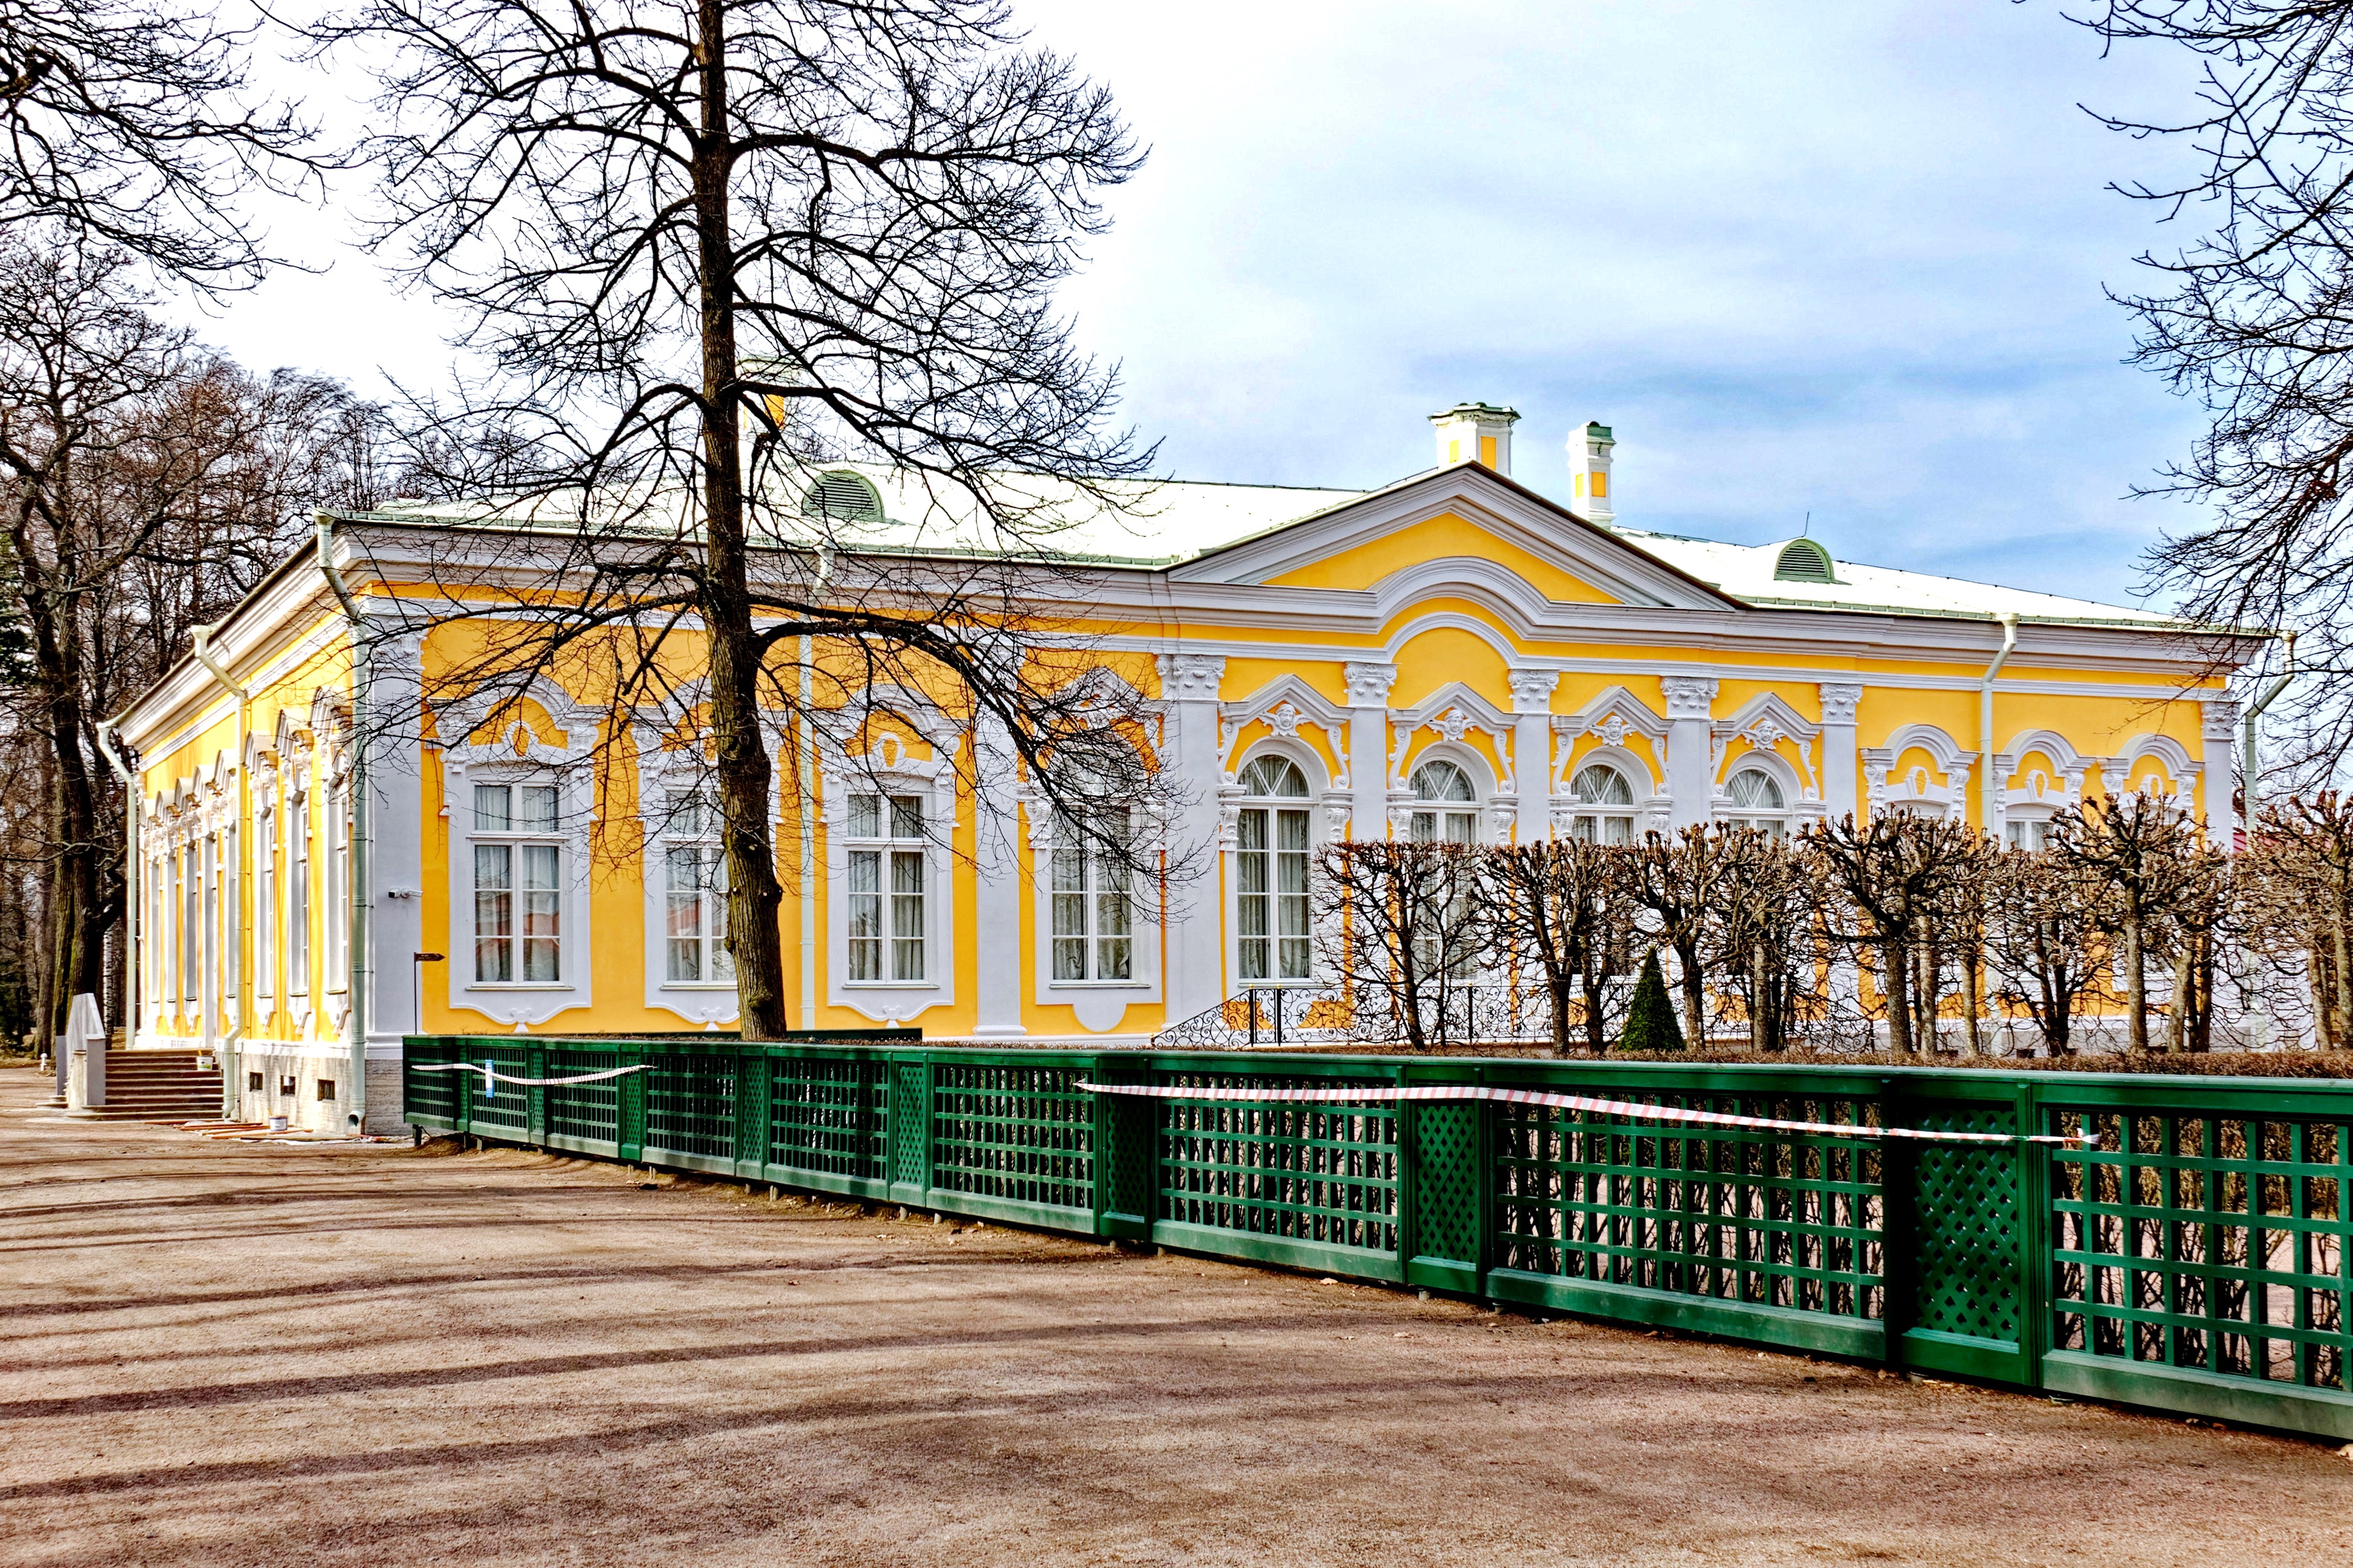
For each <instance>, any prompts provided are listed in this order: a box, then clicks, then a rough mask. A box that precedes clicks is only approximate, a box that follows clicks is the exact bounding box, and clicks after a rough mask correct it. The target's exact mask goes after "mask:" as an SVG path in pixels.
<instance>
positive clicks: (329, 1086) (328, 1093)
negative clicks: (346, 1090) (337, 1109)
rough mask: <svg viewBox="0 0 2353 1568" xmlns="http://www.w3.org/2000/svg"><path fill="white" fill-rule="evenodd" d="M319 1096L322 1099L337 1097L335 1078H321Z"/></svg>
mask: <svg viewBox="0 0 2353 1568" xmlns="http://www.w3.org/2000/svg"><path fill="white" fill-rule="evenodd" d="M319 1098H320V1099H321V1100H332V1099H334V1098H335V1080H334V1079H331V1078H322V1079H320V1080H319Z"/></svg>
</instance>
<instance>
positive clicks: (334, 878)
mask: <svg viewBox="0 0 2353 1568" xmlns="http://www.w3.org/2000/svg"><path fill="white" fill-rule="evenodd" d="M351 802H352V796H351V786H350V784H347V783H339V784H336V785H335V786H334V787H333V788H332V789H330V790H328V792H327V887H326V916H327V924H326V937H327V941H326V953H327V973H326V976H325V979H326V989H327V990H329V991H331V992H334V993H337V994H340V993H342V992H344V991H347V990H349V989H350V988H351V973H352V966H351V957H350V954H349V951H348V950H349V948H350V945H351V934H352V924H351V902H350V899H349V889H350V888H351V876H352V819H351Z"/></svg>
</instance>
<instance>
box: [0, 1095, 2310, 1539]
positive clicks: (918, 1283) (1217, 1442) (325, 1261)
mask: <svg viewBox="0 0 2353 1568" xmlns="http://www.w3.org/2000/svg"><path fill="white" fill-rule="evenodd" d="M42 1087H43V1086H42V1084H41V1081H40V1080H39V1079H37V1078H36V1076H35V1075H34V1074H33V1073H32V1072H30V1071H27V1070H21V1069H18V1070H8V1071H5V1072H0V1563H109V1564H115V1563H205V1564H208V1565H210V1564H238V1563H289V1562H296V1563H309V1562H337V1563H341V1562H353V1563H389V1562H404V1563H405V1562H413V1561H438V1562H442V1563H480V1562H496V1563H579V1562H600V1561H618V1562H623V1563H697V1564H736V1563H742V1564H747V1565H748V1564H754V1563H756V1564H761V1565H762V1568H775V1565H776V1564H783V1563H789V1564H796V1565H797V1564H803V1563H858V1564H869V1563H874V1564H885V1563H954V1564H957V1565H959V1568H965V1565H985V1564H995V1563H1366V1562H1370V1563H1478V1564H1482V1565H1493V1564H1504V1565H1514V1564H1521V1563H1610V1564H1620V1563H1628V1564H1647V1563H1740V1564H1746V1563H1842V1562H1873V1563H1956V1564H1958V1563H1968V1564H1980V1563H2097V1564H2100V1565H2101V1568H2120V1565H2123V1564H2134V1563H2183V1564H2189V1563H2200V1564H2205V1563H2218V1562H2231V1563H2240V1562H2246V1563H2276V1564H2299V1563H2344V1562H2348V1561H2353V1463H2348V1461H2347V1460H2346V1459H2344V1458H2340V1457H2338V1456H2337V1454H2336V1453H2335V1452H2334V1451H2332V1450H2331V1449H2330V1448H2329V1447H2325V1446H2322V1445H2319V1444H2313V1443H2303V1442H2296V1441H2291V1440H2286V1439H2282V1438H2277V1437H2271V1436H2260V1435H2256V1434H2253V1433H2247V1432H2237V1431H2221V1430H2216V1429H2213V1428H2211V1427H2208V1426H2189V1425H2187V1424H2185V1423H2182V1422H2179V1421H2165V1420H2158V1419H2155V1418H2151V1417H2146V1416H2138V1415H2124V1414H2120V1413H2117V1412H2113V1411H2109V1410H2105V1409H2101V1408H2097V1407H2092V1406H2084V1405H2055V1404H2052V1403H2050V1402H2048V1401H2045V1400H2039V1399H2029V1398H2024V1397H2020V1396H2015V1395H2006V1394H1986V1393H1980V1392H1978V1391H1974V1390H1970V1389H1965V1388H1960V1387H1954V1386H1947V1385H1941V1384H1925V1383H1903V1382H1896V1381H1890V1380H1886V1379H1883V1378H1881V1377H1880V1376H1878V1375H1877V1374H1876V1373H1873V1372H1872V1371H1870V1370H1869V1369H1857V1368H1853V1367H1848V1366H1843V1365H1838V1364H1834V1363H1819V1362H1812V1361H1809V1360H1807V1359H1805V1358H1803V1357H1800V1356H1794V1355H1779V1354H1767V1355H1760V1354H1758V1353H1757V1352H1754V1351H1746V1350H1740V1349H1736V1348H1732V1347H1726V1346H1721V1345H1712V1344H1705V1343H1701V1342H1693V1341H1683V1340H1677V1339H1673V1338H1661V1337H1652V1336H1648V1335H1644V1334H1641V1333H1639V1332H1633V1331H1623V1330H1617V1329H1610V1328H1603V1327H1596V1326H1591V1325H1586V1324H1579V1323H1574V1322H1567V1321H1557V1322H1549V1323H1538V1322H1535V1321H1530V1320H1528V1319H1525V1318H1519V1317H1514V1316H1509V1315H1500V1316H1499V1315H1492V1314H1487V1313H1482V1312H1480V1311H1478V1310H1474V1309H1472V1308H1470V1307H1467V1306H1463V1305H1461V1304H1459V1303H1454V1302H1448V1301H1442V1300H1432V1301H1426V1302H1425V1301H1418V1300H1415V1299H1414V1298H1413V1297H1411V1296H1410V1295H1405V1294H1400V1293H1396V1292H1391V1291H1385V1290H1377V1289H1368V1288H1364V1287H1358V1286H1353V1285H1333V1284H1321V1283H1318V1282H1317V1281H1316V1280H1314V1279H1312V1278H1301V1277H1295V1276H1289V1275H1282V1274H1276V1273H1264V1272H1256V1271H1252V1270H1249V1269H1244V1268H1234V1267H1230V1266H1227V1265H1223V1264H1217V1263H1207V1262H1202V1261H1198V1260H1196V1259H1191V1258H1178V1257H1173V1256H1169V1257H1145V1256H1141V1255H1136V1254H1130V1253H1121V1252H1117V1251H1113V1250H1112V1249H1109V1248H1106V1247H1099V1246H1092V1245H1089V1244H1084V1243H1081V1242H1075V1241H1066V1240H1060V1239H1055V1238H1050V1237H1037V1236H1030V1235H1027V1234H1023V1233H1020V1232H1013V1231H1006V1230H1002V1229H999V1228H997V1227H996V1226H989V1227H987V1228H986V1229H981V1230H972V1229H969V1228H967V1229H965V1230H964V1231H962V1232H961V1233H956V1234H952V1233H951V1228H950V1227H949V1226H945V1225H941V1226H934V1225H931V1224H929V1223H926V1222H925V1221H924V1220H923V1219H922V1218H921V1217H920V1216H919V1217H918V1218H916V1219H913V1220H910V1221H906V1222H899V1221H896V1220H891V1219H883V1218H881V1217H878V1216H864V1215H859V1214H858V1213H857V1211H856V1210H855V1209H854V1208H850V1207H847V1206H844V1205H836V1206H834V1207H833V1208H831V1209H830V1210H828V1209H827V1208H825V1207H823V1206H821V1205H816V1204H813V1203H812V1204H799V1203H794V1202H790V1201H787V1202H784V1203H770V1202H768V1201H766V1200H765V1196H754V1195H750V1194H744V1193H742V1192H741V1191H739V1190H736V1189H733V1188H728V1187H724V1186H717V1185H704V1184H696V1183H673V1182H670V1181H669V1180H668V1179H667V1178H664V1179H662V1180H660V1181H659V1182H658V1183H656V1184H654V1185H653V1186H652V1187H651V1188H650V1189H648V1188H647V1187H645V1186H644V1185H642V1184H643V1183H645V1182H646V1180H647V1178H646V1177H645V1176H643V1175H642V1174H641V1173H638V1172H633V1171H627V1170H623V1169H620V1168H618V1167H615V1166H610V1165H598V1164H595V1163H586V1162H576V1161H566V1160H562V1159H554V1158H547V1157H543V1156H539V1155H533V1154H529V1153H523V1152H486V1153H474V1154H461V1153H455V1152H449V1151H448V1145H447V1144H446V1143H445V1144H443V1145H440V1146H439V1150H440V1152H436V1151H435V1146H433V1145H428V1146H427V1150H426V1151H425V1152H414V1151H411V1150H410V1149H408V1148H406V1146H376V1147H355V1146H322V1147H316V1148H289V1147H268V1146H257V1145H245V1144H224V1143H216V1142H206V1141H203V1140H200V1139H197V1138H195V1137H193V1136H190V1135H187V1134H184V1133H181V1132H177V1131H171V1130H168V1129H163V1128H149V1127H140V1126H131V1127H120V1126H108V1125H92V1124H86V1123H72V1122H68V1121H63V1120H60V1119H58V1118H57V1114H56V1113H54V1112H48V1111H43V1110H38V1109H37V1101H38V1097H39V1093H40V1090H41V1088H42Z"/></svg>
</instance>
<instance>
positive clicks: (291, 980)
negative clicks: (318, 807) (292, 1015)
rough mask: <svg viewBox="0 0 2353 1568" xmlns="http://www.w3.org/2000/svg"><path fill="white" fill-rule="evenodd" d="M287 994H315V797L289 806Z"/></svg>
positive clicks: (298, 798) (299, 797)
mask: <svg viewBox="0 0 2353 1568" xmlns="http://www.w3.org/2000/svg"><path fill="white" fill-rule="evenodd" d="M286 994H287V995H289V996H308V995H309V994H311V797H310V794H309V792H307V791H304V790H297V791H295V793H294V794H293V795H290V796H289V797H288V799H287V802H286Z"/></svg>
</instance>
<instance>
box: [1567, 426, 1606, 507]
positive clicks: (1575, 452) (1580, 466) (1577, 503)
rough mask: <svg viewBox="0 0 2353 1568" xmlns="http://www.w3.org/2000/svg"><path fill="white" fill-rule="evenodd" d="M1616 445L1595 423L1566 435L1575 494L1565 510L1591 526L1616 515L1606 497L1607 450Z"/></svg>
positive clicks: (1578, 427) (1602, 428) (1603, 429)
mask: <svg viewBox="0 0 2353 1568" xmlns="http://www.w3.org/2000/svg"><path fill="white" fill-rule="evenodd" d="M1616 445H1618V441H1617V438H1616V437H1613V436H1611V435H1610V434H1609V426H1607V425H1604V424H1603V423H1601V421H1599V419H1595V420H1592V421H1589V422H1588V423H1587V424H1584V425H1580V426H1577V428H1576V429H1574V430H1572V431H1570V432H1569V433H1568V467H1569V470H1570V472H1571V473H1573V474H1574V475H1575V476H1576V486H1577V488H1576V491H1575V494H1574V495H1573V497H1572V498H1571V499H1570V500H1569V503H1568V510H1571V511H1573V512H1575V513H1577V515H1578V516H1579V517H1582V518H1585V519H1587V520H1588V521H1593V522H1608V521H1611V520H1612V519H1613V518H1615V517H1616V516H1617V515H1618V510H1617V508H1616V507H1615V506H1614V505H1613V504H1611V500H1610V495H1609V449H1610V448H1611V447H1615V446H1616Z"/></svg>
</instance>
